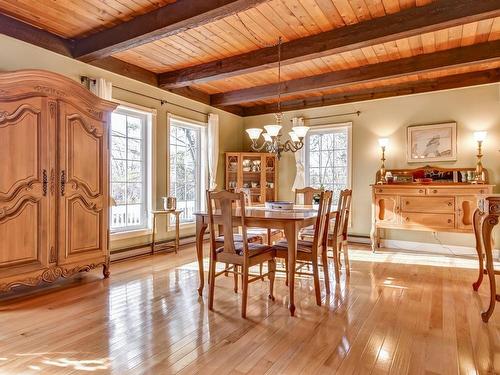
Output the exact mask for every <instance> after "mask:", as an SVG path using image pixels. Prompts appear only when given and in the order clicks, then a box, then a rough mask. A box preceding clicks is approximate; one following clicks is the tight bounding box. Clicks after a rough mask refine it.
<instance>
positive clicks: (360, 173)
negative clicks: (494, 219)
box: [0, 35, 500, 249]
mask: <svg viewBox="0 0 500 375" xmlns="http://www.w3.org/2000/svg"><path fill="white" fill-rule="evenodd" d="M0 46H1V50H2V53H1V54H0V70H4V71H6V70H18V69H29V68H32V69H33V68H35V69H47V70H51V71H54V72H58V73H61V74H64V75H66V76H68V77H71V78H73V79H75V80H79V77H80V76H81V75H87V76H92V77H95V76H99V77H103V78H105V79H107V80H110V81H111V82H112V83H113V84H114V85H115V86H120V87H123V88H126V89H129V90H133V91H136V92H139V93H142V94H146V95H149V96H153V97H157V98H162V99H165V100H170V101H173V102H175V103H178V104H181V105H183V106H187V107H190V108H193V109H196V110H199V111H203V112H206V113H208V112H213V113H218V114H219V115H220V124H221V129H220V158H219V170H218V174H217V180H218V184H219V186H223V180H224V175H223V174H224V171H223V166H224V157H223V153H224V152H225V151H240V150H242V149H243V148H248V142H247V141H248V139H247V137H246V134H243V132H242V130H243V127H254V126H262V125H264V124H265V123H268V122H272V121H273V116H272V115H264V116H254V117H249V118H245V119H242V118H240V117H238V116H235V115H232V114H229V113H227V112H224V111H220V110H218V109H215V108H212V107H210V106H207V105H203V104H200V103H198V102H195V101H191V100H188V99H185V98H183V97H180V96H177V95H174V94H170V93H166V92H164V91H162V90H159V89H157V88H154V87H151V86H148V85H146V84H143V83H141V82H137V81H134V80H132V79H128V78H125V77H123V76H119V75H116V74H113V73H110V72H107V71H105V70H101V69H99V68H95V67H93V66H90V65H87V64H84V63H81V62H78V61H75V60H72V59H69V58H66V57H63V56H60V55H57V54H54V53H52V52H49V51H47V50H44V49H41V48H38V47H35V46H32V45H30V44H26V43H24V42H21V41H18V40H15V39H12V38H9V37H6V36H3V35H0ZM113 95H114V97H115V98H116V99H120V100H124V101H127V102H130V103H134V104H137V105H141V106H145V107H149V108H155V109H157V111H158V117H157V119H158V122H157V137H156V158H157V168H156V172H157V182H156V186H155V190H156V196H157V200H156V206H157V207H160V205H161V202H160V197H162V196H164V195H166V190H167V171H166V170H167V168H166V165H167V164H166V147H167V145H166V140H167V124H166V121H167V120H166V117H167V111H168V112H171V113H173V114H175V115H178V116H183V117H186V118H191V119H194V120H198V121H204V120H205V118H204V116H202V115H200V114H197V113H195V112H192V111H189V110H184V109H181V108H178V107H175V106H171V105H166V106H165V105H164V106H160V104H159V102H158V101H156V100H151V99H148V98H145V97H143V96H141V95H136V94H131V93H127V92H124V91H121V90H118V89H116V90H114V92H113ZM356 110H360V111H361V112H362V113H361V116H359V117H357V116H343V117H333V118H331V119H323V120H316V121H313V122H311V123H310V124H309V125H314V124H323V123H326V122H330V123H332V124H333V123H341V122H346V121H352V123H353V170H352V183H353V190H354V193H353V194H354V197H353V222H352V224H353V225H352V233H354V234H359V235H368V233H369V230H370V189H369V184H370V183H372V182H373V180H374V175H375V172H376V170H377V168H378V167H379V165H380V161H379V157H380V155H379V149H378V146H377V139H378V138H379V137H381V136H384V137H385V136H387V137H389V138H390V142H391V144H390V146H389V148H388V151H387V159H388V160H387V166H388V167H389V168H398V167H401V168H402V167H407V166H408V165H407V163H406V161H405V135H406V130H405V129H406V126H408V125H410V124H424V123H433V122H441V121H450V120H453V121H456V122H457V123H458V160H457V162H455V163H441V165H443V166H444V165H447V166H472V165H474V162H475V145H474V142H473V141H472V132H473V131H474V130H477V129H481V130H482V129H486V130H488V132H489V137H488V140H487V141H486V142H485V145H484V152H485V157H484V165H485V166H486V167H487V168H489V170H490V176H491V181H492V183H494V184H497V185H498V184H500V153H499V152H498V150H499V149H500V88H499V85H487V86H482V87H474V88H467V89H459V90H451V91H446V92H439V93H431V94H421V95H412V96H405V97H399V98H389V99H382V100H374V101H368V102H361V103H355V104H346V105H339V106H330V107H322V108H317V109H310V110H303V111H295V112H288V113H286V119H288V120H289V119H290V118H291V117H293V116H304V117H306V118H307V117H314V116H326V115H332V114H338V113H345V112H352V111H356ZM294 176H295V163H294V161H293V157H292V155H288V154H287V155H285V156H284V157H283V158H282V161H281V164H280V184H279V186H280V198H283V199H292V193H291V190H290V188H291V185H292V182H293V178H294ZM496 191H497V192H500V187H497V188H496ZM159 226H160V233H159V237H160V238H167V237H169V236H170V235H171V234H170V233H166V231H165V229H164V228H165V223H164V222H160V225H159ZM192 233H193V228H192V227H185V228H183V230H182V235H188V234H192ZM388 237H389V238H393V239H405V240H413V241H422V242H435V240H434V239H433V238H432V235H431V234H430V233H416V232H402V231H398V232H392V233H388ZM471 237H472V236H470V235H457V234H453V235H451V234H444V233H443V234H440V239H441V240H442V241H443V242H444V243H447V244H456V245H469V246H470V245H471V244H472V238H471ZM497 237H498V234H497ZM147 241H148V238H147V237H137V238H133V239H127V240H120V241H116V240H113V241H112V248H113V249H117V248H121V247H125V246H130V245H136V244H143V243H146V242H147Z"/></svg>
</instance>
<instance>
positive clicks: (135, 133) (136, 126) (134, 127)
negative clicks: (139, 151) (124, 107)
mask: <svg viewBox="0 0 500 375" xmlns="http://www.w3.org/2000/svg"><path fill="white" fill-rule="evenodd" d="M142 126H143V125H142V122H141V119H140V118H138V117H133V116H127V130H128V134H127V136H128V137H129V138H143V137H142Z"/></svg>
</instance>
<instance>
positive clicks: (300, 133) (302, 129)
mask: <svg viewBox="0 0 500 375" xmlns="http://www.w3.org/2000/svg"><path fill="white" fill-rule="evenodd" d="M292 130H293V132H294V133H295V134H297V137H299V138H304V137H305V136H306V134H307V131H308V130H309V127H307V126H294V127H293V128H292Z"/></svg>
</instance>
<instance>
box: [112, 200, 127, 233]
mask: <svg viewBox="0 0 500 375" xmlns="http://www.w3.org/2000/svg"><path fill="white" fill-rule="evenodd" d="M126 219H127V206H124V205H123V206H113V207H111V229H117V228H120V227H123V226H125V225H126V222H127V220H126Z"/></svg>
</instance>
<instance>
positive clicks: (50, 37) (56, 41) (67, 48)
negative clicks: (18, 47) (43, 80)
mask: <svg viewBox="0 0 500 375" xmlns="http://www.w3.org/2000/svg"><path fill="white" fill-rule="evenodd" d="M0 34H4V35H8V36H10V37H12V38H16V39H19V40H22V41H23V42H26V43H30V44H34V45H36V46H39V47H42V48H45V49H48V50H50V51H52V52H56V53H59V54H61V55H64V56H67V57H72V52H71V50H72V43H71V41H70V40H67V39H63V38H61V37H59V36H57V35H55V34H52V33H49V32H48V31H45V30H42V29H39V28H37V27H34V26H31V25H28V24H27V23H24V22H21V21H18V20H16V19H15V18H11V17H8V16H6V15H4V14H1V13H0Z"/></svg>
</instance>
